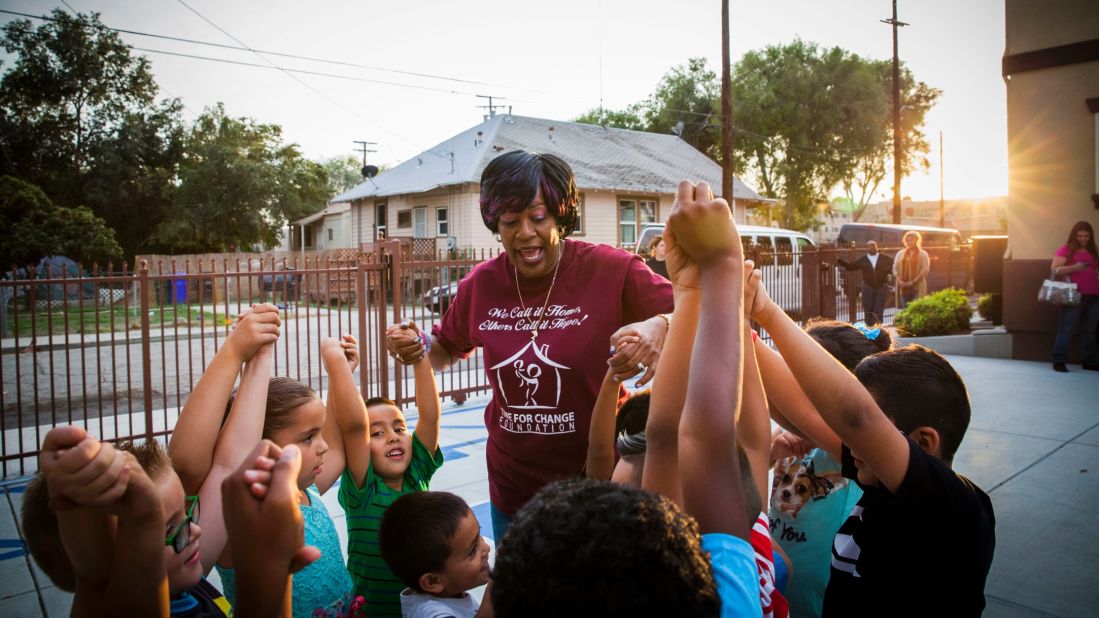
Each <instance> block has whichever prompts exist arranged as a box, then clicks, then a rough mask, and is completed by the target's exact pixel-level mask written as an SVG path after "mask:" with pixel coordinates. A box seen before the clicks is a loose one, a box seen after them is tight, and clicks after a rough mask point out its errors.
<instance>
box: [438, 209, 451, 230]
mask: <svg viewBox="0 0 1099 618" xmlns="http://www.w3.org/2000/svg"><path fill="white" fill-rule="evenodd" d="M435 235H436V236H450V221H448V220H447V209H446V208H436V209H435Z"/></svg>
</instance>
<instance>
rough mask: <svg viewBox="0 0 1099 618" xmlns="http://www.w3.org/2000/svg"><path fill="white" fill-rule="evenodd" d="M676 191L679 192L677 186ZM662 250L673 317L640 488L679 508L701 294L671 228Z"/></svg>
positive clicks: (655, 393) (653, 403)
mask: <svg viewBox="0 0 1099 618" xmlns="http://www.w3.org/2000/svg"><path fill="white" fill-rule="evenodd" d="M680 189H681V191H682V190H683V187H682V184H681V186H680ZM677 199H679V197H678V196H677ZM664 246H665V248H666V252H665V258H664V259H665V263H666V264H667V266H668V276H669V278H670V279H671V281H672V290H673V293H674V297H675V308H676V311H675V318H674V319H673V320H672V323H671V324H670V325H669V328H668V336H667V338H666V339H665V341H664V350H663V352H661V358H660V368H659V370H658V371H657V372H656V377H655V379H654V381H653V389H652V395H651V397H650V399H649V418H648V421H647V422H646V423H645V467H644V468H643V470H642V472H641V487H642V488H644V489H647V490H649V491H652V492H656V493H660V494H664V495H665V496H668V497H669V498H671V499H672V500H673V501H674V502H676V503H677V504H679V505H681V506H682V505H683V486H682V483H681V481H680V471H679V465H680V460H679V423H680V416H681V415H682V413H683V403H684V400H685V399H686V396H687V377H688V375H689V373H690V369H691V347H692V346H693V345H694V337H695V330H696V327H697V325H698V309H699V299H700V296H701V291H700V289H699V274H698V266H697V264H695V263H694V262H693V261H692V260H691V259H690V257H689V256H688V255H687V253H686V252H685V251H684V250H683V248H682V247H681V246H680V245H679V242H678V241H677V239H676V236H675V234H674V233H673V232H672V231H671V229H670V227H665V228H664Z"/></svg>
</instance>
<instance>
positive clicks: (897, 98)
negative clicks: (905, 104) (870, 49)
mask: <svg viewBox="0 0 1099 618" xmlns="http://www.w3.org/2000/svg"><path fill="white" fill-rule="evenodd" d="M881 22H882V23H883V24H891V25H892V26H893V223H900V222H901V63H900V59H899V58H898V57H897V28H898V27H900V26H907V25H908V24H906V23H904V22H902V21H897V0H893V18H892V19H883V20H881Z"/></svg>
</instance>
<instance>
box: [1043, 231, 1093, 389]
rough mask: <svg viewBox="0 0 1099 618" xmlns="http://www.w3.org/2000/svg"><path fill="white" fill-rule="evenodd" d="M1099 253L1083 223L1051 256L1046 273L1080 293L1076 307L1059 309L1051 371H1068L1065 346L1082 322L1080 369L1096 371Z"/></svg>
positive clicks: (1066, 347)
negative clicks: (1066, 281) (1081, 362)
mask: <svg viewBox="0 0 1099 618" xmlns="http://www.w3.org/2000/svg"><path fill="white" fill-rule="evenodd" d="M1097 264H1099V253H1097V252H1096V248H1095V231H1094V230H1093V229H1092V227H1091V224H1090V223H1088V222H1087V221H1077V222H1076V225H1073V226H1072V231H1070V232H1069V235H1068V240H1067V241H1065V244H1064V245H1061V247H1060V248H1059V249H1057V252H1056V253H1055V254H1054V256H1053V262H1052V263H1051V264H1050V269H1051V272H1052V274H1053V276H1054V277H1055V278H1065V279H1067V280H1068V281H1069V282H1071V283H1075V284H1076V288H1077V289H1078V290H1080V296H1081V300H1080V304H1079V305H1077V306H1075V307H1066V306H1063V305H1062V306H1061V307H1060V312H1061V315H1060V321H1059V323H1058V325H1057V338H1056V339H1055V340H1054V342H1053V354H1052V357H1053V370H1054V371H1057V372H1060V373H1064V372H1066V371H1068V366H1067V365H1066V364H1065V363H1066V361H1067V360H1068V352H1069V346H1070V344H1071V343H1072V336H1073V334H1074V333H1075V332H1076V327H1077V325H1078V324H1079V323H1080V322H1081V321H1083V326H1084V341H1083V345H1082V352H1083V354H1082V356H1083V361H1084V362H1083V368H1084V369H1087V370H1090V371H1099V352H1097V351H1096V344H1095V329H1096V324H1097V323H1099V267H1097Z"/></svg>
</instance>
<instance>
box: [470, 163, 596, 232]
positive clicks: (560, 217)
mask: <svg viewBox="0 0 1099 618" xmlns="http://www.w3.org/2000/svg"><path fill="white" fill-rule="evenodd" d="M538 189H541V190H542V200H543V201H544V202H545V204H546V209H547V210H548V211H549V213H550V214H552V215H553V217H554V219H556V221H557V231H558V233H560V234H561V237H562V238H565V237H566V236H568V235H569V234H572V232H573V230H574V229H576V221H577V213H578V210H579V206H578V204H579V203H580V193H579V192H577V190H576V176H575V175H573V173H572V168H571V167H569V164H568V163H566V162H565V160H564V159H562V158H561V157H558V156H555V155H551V154H538V153H533V152H526V151H525V150H513V151H511V152H508V153H505V154H502V155H500V156H499V157H496V158H495V159H493V160H492V161H491V162H490V163H489V164H488V165H487V166H486V167H485V171H484V172H482V173H481V219H482V220H484V222H485V227H487V228H488V229H489V230H491V231H492V232H493V233H496V232H497V231H499V223H500V215H502V214H504V213H505V212H522V211H524V210H526V209H527V206H530V203H531V202H532V201H534V196H535V195H536V194H537V192H538Z"/></svg>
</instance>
